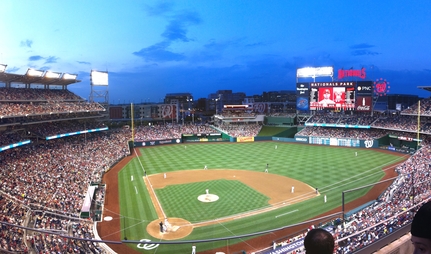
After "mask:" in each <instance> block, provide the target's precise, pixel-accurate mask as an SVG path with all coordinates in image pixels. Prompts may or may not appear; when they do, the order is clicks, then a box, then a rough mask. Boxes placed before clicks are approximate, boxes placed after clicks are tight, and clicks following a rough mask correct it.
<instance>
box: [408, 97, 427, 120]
mask: <svg viewBox="0 0 431 254" xmlns="http://www.w3.org/2000/svg"><path fill="white" fill-rule="evenodd" d="M420 107H421V108H420V111H419V113H420V115H422V116H431V98H426V99H422V100H420ZM418 108H419V103H416V104H414V105H412V106H410V107H408V108H406V109H404V110H403V111H401V114H406V115H418Z"/></svg>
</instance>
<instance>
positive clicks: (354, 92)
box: [296, 81, 373, 111]
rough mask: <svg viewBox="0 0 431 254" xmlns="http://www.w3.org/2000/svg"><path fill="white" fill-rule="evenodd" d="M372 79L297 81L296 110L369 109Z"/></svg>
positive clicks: (370, 107) (370, 105)
mask: <svg viewBox="0 0 431 254" xmlns="http://www.w3.org/2000/svg"><path fill="white" fill-rule="evenodd" d="M372 92H373V83H372V81H358V82H356V81H342V82H341V81H340V82H311V83H297V85H296V93H297V105H296V106H297V110H305V111H308V110H325V109H330V110H345V111H346V110H356V111H371V109H372V95H373V93H372Z"/></svg>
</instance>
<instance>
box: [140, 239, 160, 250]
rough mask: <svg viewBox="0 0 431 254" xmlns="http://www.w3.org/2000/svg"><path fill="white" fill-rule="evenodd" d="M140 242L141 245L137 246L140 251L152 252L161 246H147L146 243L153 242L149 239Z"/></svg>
mask: <svg viewBox="0 0 431 254" xmlns="http://www.w3.org/2000/svg"><path fill="white" fill-rule="evenodd" d="M140 242H141V243H140V244H138V245H137V246H136V247H138V248H139V249H145V250H152V249H155V248H157V247H159V244H146V242H151V240H148V239H141V240H140ZM142 243H145V244H142Z"/></svg>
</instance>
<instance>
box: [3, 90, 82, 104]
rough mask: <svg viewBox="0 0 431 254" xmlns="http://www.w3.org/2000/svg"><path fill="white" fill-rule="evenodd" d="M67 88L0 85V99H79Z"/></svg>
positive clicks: (79, 98)
mask: <svg viewBox="0 0 431 254" xmlns="http://www.w3.org/2000/svg"><path fill="white" fill-rule="evenodd" d="M79 100H82V98H81V97H79V96H78V95H76V94H74V93H72V92H71V91H69V90H63V89H38V88H13V87H11V88H8V87H0V101H79Z"/></svg>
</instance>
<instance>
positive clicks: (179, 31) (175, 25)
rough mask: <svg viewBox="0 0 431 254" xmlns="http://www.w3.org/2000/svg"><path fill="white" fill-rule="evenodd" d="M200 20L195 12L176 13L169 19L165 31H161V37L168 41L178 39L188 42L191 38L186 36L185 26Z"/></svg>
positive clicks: (197, 22)
mask: <svg viewBox="0 0 431 254" xmlns="http://www.w3.org/2000/svg"><path fill="white" fill-rule="evenodd" d="M200 22H201V19H200V17H199V15H198V14H197V13H196V12H184V13H182V14H179V15H176V16H174V18H173V19H172V20H171V21H169V24H168V25H167V26H166V28H165V31H164V32H163V33H162V37H164V38H165V39H166V40H168V41H177V40H179V41H183V42H189V41H191V39H189V38H188V37H187V27H188V26H190V25H196V24H199V23H200Z"/></svg>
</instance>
